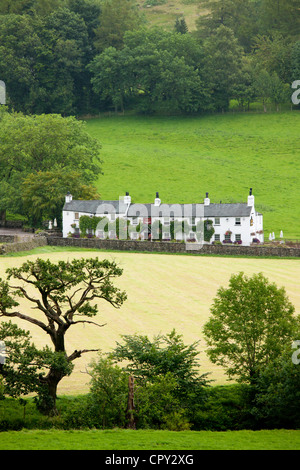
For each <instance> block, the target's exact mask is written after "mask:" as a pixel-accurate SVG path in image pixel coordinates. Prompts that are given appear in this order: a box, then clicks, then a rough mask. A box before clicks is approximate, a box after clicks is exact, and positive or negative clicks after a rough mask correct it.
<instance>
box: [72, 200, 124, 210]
mask: <svg viewBox="0 0 300 470" xmlns="http://www.w3.org/2000/svg"><path fill="white" fill-rule="evenodd" d="M112 208H113V210H114V212H115V214H124V212H125V210H126V208H127V205H125V204H124V203H123V202H120V201H102V200H93V201H81V200H76V199H75V200H72V201H71V202H66V203H65V205H64V207H63V210H64V211H70V212H72V211H73V212H85V213H87V214H97V213H102V214H103V213H104V212H105V211H108V213H110V212H112Z"/></svg>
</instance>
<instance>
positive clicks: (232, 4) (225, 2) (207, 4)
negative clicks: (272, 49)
mask: <svg viewBox="0 0 300 470" xmlns="http://www.w3.org/2000/svg"><path fill="white" fill-rule="evenodd" d="M199 5H200V6H201V7H202V8H203V9H205V10H206V11H207V12H208V13H207V14H205V15H201V16H200V17H199V18H198V19H197V21H196V32H195V33H194V34H195V35H196V36H197V37H198V38H199V39H200V40H202V41H203V40H205V38H207V37H208V36H211V35H213V34H215V33H216V31H217V30H218V28H219V27H220V26H226V27H227V28H230V29H231V30H232V31H233V34H234V36H235V37H236V38H237V40H238V42H239V44H240V45H241V46H243V48H244V50H245V51H246V52H250V51H251V47H252V39H253V37H254V36H255V35H256V34H257V33H258V24H257V21H258V10H257V5H256V2H253V1H251V0H200V1H199Z"/></svg>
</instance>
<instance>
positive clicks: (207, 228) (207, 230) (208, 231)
mask: <svg viewBox="0 0 300 470" xmlns="http://www.w3.org/2000/svg"><path fill="white" fill-rule="evenodd" d="M214 233H215V229H214V227H213V221H212V220H205V221H204V241H206V242H209V241H210V240H211V238H212V236H213V234H214Z"/></svg>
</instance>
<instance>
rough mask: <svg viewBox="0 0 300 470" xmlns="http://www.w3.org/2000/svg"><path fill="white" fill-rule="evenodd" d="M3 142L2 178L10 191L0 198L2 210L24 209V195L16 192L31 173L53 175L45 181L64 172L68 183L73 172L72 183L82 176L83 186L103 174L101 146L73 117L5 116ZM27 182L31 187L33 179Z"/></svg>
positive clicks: (0, 137) (0, 153) (0, 155)
mask: <svg viewBox="0 0 300 470" xmlns="http://www.w3.org/2000/svg"><path fill="white" fill-rule="evenodd" d="M20 129H22V132H20ZM0 140H1V142H2V145H1V148H0V178H1V181H2V184H3V185H4V186H5V187H6V188H7V190H8V193H7V194H6V195H5V194H3V198H2V199H0V207H1V209H2V210H4V209H7V208H8V207H9V208H11V206H10V205H11V204H12V205H15V206H17V205H18V206H19V209H20V210H21V207H22V206H21V198H22V193H21V192H20V191H18V192H16V190H15V189H16V187H19V186H20V183H21V182H22V181H23V180H24V179H26V177H27V176H28V175H29V174H32V173H34V174H35V173H36V172H50V174H49V173H47V174H46V175H45V181H46V179H47V178H48V179H50V180H51V178H54V175H55V174H56V175H57V174H58V172H59V171H61V173H62V179H64V181H65V182H66V174H67V173H68V172H70V173H71V176H70V177H71V179H73V182H75V180H76V179H77V181H78V178H79V176H78V175H79V174H80V176H81V185H90V184H92V182H93V181H94V180H95V177H96V176H97V175H99V173H100V172H101V168H100V164H101V160H100V158H99V152H100V144H99V143H98V141H97V140H95V139H93V138H91V137H90V136H89V135H88V133H87V132H86V131H85V124H84V123H83V122H82V121H78V120H76V119H75V118H73V117H68V118H63V117H62V116H59V115H51V114H50V115H40V116H24V115H22V114H18V113H12V114H9V113H6V115H5V116H4V117H3V119H2V121H1V126H0ZM39 174H40V176H41V173H39ZM51 175H52V176H51ZM54 179H55V178H54ZM26 182H27V184H28V185H29V186H30V180H28V179H27V180H26ZM34 182H36V178H33V181H32V184H33V183H34ZM36 183H37V182H36ZM37 184H38V183H37ZM25 186H26V185H25ZM22 189H24V185H23V186H22ZM82 189H83V188H82ZM61 191H62V189H61ZM60 194H61V193H60ZM0 195H1V191H0ZM45 199H47V196H44V198H43V201H45ZM25 200H26V196H25ZM32 209H33V211H34V207H33V208H32ZM49 210H50V211H51V210H52V209H49Z"/></svg>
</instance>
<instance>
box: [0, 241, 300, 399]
mask: <svg viewBox="0 0 300 470" xmlns="http://www.w3.org/2000/svg"><path fill="white" fill-rule="evenodd" d="M43 251H44V253H43ZM37 256H40V257H43V258H49V259H50V260H51V261H52V262H55V261H58V260H67V259H72V258H80V257H82V256H86V257H96V256H98V257H99V258H100V259H103V258H108V259H114V260H115V261H116V262H117V263H118V265H119V266H121V267H122V268H123V270H124V272H123V275H122V277H121V278H120V279H119V280H118V281H117V282H116V284H117V285H118V286H119V287H120V288H122V289H124V290H125V291H126V292H127V295H128V299H127V301H126V302H125V303H124V305H123V306H122V307H121V308H120V309H114V308H113V307H112V306H111V305H110V304H107V303H105V302H102V303H101V304H99V311H100V315H99V316H98V317H97V318H96V319H95V321H97V322H99V323H100V324H103V323H104V324H105V326H104V327H102V328H97V327H95V326H93V325H85V326H82V325H76V326H74V327H73V328H71V329H70V330H69V331H68V333H67V336H66V347H67V351H68V353H71V352H73V350H74V349H85V348H86V349H89V348H92V349H94V348H100V349H101V350H102V351H103V352H108V351H110V350H111V348H113V347H114V346H115V344H116V341H120V340H121V335H122V334H134V333H138V334H145V335H148V336H149V337H151V338H152V337H153V335H157V334H159V333H163V334H165V333H168V332H170V331H171V330H172V329H173V328H175V329H176V332H177V333H180V334H182V335H183V339H184V341H185V343H186V344H191V343H193V342H194V341H198V340H200V343H199V352H200V355H199V359H200V372H201V373H206V372H209V373H210V378H211V379H213V380H214V382H213V384H224V383H226V376H225V374H224V371H223V370H222V369H221V368H220V367H218V366H215V365H213V364H212V363H211V362H210V361H209V359H208V357H207V356H206V353H205V349H206V345H205V342H204V339H203V337H202V327H203V325H204V323H205V322H206V321H207V320H208V318H209V315H210V306H211V304H212V302H213V299H214V297H215V295H216V292H217V289H218V288H219V287H220V286H226V285H227V284H228V281H229V278H230V276H231V274H234V273H237V272H240V271H243V272H245V273H247V274H248V275H252V274H253V273H257V272H262V273H263V274H264V275H265V276H266V277H267V278H268V279H269V280H270V281H271V282H275V283H276V284H277V285H278V286H284V287H285V289H286V292H287V294H288V296H289V298H290V300H291V302H292V303H293V304H294V305H295V307H296V313H298V314H299V313H300V291H299V285H298V281H299V278H300V260H298V259H254V258H253V259H251V258H230V257H228V258H226V257H224V258H223V257H208V256H207V257H206V256H205V257H199V256H190V255H185V256H184V255H168V254H145V253H143V254H140V253H124V252H122V253H118V252H111V253H107V252H102V251H101V252H95V251H82V252H80V251H74V252H71V251H61V250H56V249H52V248H50V247H49V248H47V249H38V250H37V251H36V253H35V254H31V255H29V254H28V255H27V256H26V258H25V257H22V256H19V257H16V256H6V257H3V258H1V265H0V277H2V278H3V277H5V270H6V269H7V268H8V267H11V266H19V265H21V264H22V263H23V262H24V261H25V259H35V258H36V257H37ZM20 303H21V307H20V308H22V309H23V311H25V312H26V313H29V310H28V304H26V302H25V300H24V299H21V300H20ZM30 313H31V314H32V315H35V314H36V313H35V311H32V312H30ZM19 324H20V325H22V327H23V328H24V329H26V330H28V329H30V331H31V333H32V338H33V341H34V343H35V344H37V345H38V346H42V345H44V344H45V343H46V342H47V341H48V338H47V337H46V335H45V334H44V333H43V332H42V331H41V330H40V329H39V328H38V327H34V326H31V325H29V324H28V323H27V322H24V321H19ZM295 339H297V338H295ZM94 357H96V353H89V354H85V355H83V356H82V358H80V359H78V360H77V362H76V363H75V369H74V372H73V373H72V375H71V376H70V377H68V378H65V379H63V380H62V382H61V385H60V387H59V394H60V395H68V394H71V395H76V394H81V393H86V392H87V391H88V389H89V375H88V374H87V373H86V370H87V369H86V368H87V366H88V364H89V363H90V361H91V360H92V358H94Z"/></svg>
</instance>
